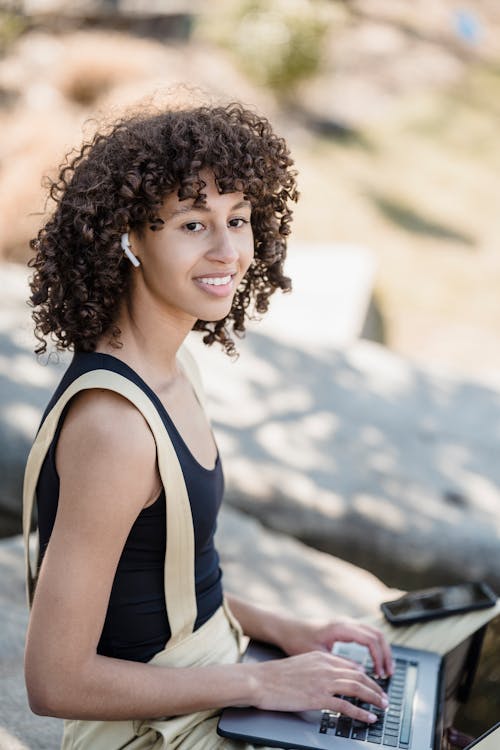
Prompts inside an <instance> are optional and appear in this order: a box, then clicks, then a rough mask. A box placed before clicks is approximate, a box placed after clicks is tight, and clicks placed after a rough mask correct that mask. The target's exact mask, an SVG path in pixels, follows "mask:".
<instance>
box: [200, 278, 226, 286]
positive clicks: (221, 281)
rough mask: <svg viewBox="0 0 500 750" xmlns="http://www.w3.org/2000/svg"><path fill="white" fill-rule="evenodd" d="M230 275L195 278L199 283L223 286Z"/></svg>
mask: <svg viewBox="0 0 500 750" xmlns="http://www.w3.org/2000/svg"><path fill="white" fill-rule="evenodd" d="M231 278H232V277H231V276H204V277H202V278H199V279H197V280H198V281H199V282H200V283H201V284H208V285H210V286H224V285H225V284H229V282H230V281H231Z"/></svg>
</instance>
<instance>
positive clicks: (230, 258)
mask: <svg viewBox="0 0 500 750" xmlns="http://www.w3.org/2000/svg"><path fill="white" fill-rule="evenodd" d="M208 254H209V256H210V258H211V259H212V260H216V261H219V263H234V262H235V261H236V260H237V259H238V257H239V253H238V248H237V238H236V237H235V236H234V233H233V234H231V231H230V229H229V228H228V227H221V228H220V229H219V231H217V232H216V233H215V235H214V237H213V243H212V247H211V248H210V250H209V253H208Z"/></svg>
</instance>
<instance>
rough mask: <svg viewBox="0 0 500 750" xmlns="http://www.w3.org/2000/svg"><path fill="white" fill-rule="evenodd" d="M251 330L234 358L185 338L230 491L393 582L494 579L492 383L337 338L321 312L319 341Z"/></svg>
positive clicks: (496, 421)
mask: <svg viewBox="0 0 500 750" xmlns="http://www.w3.org/2000/svg"><path fill="white" fill-rule="evenodd" d="M308 314H310V321H311V325H313V321H314V315H313V314H312V312H310V311H307V310H304V316H307V315H308ZM260 330H262V332H263V333H262V334H261V333H259V334H257V333H255V332H254V333H252V334H251V335H250V336H248V337H247V340H246V341H245V342H244V343H242V344H241V346H240V350H241V357H240V359H239V360H238V361H237V362H236V363H234V362H229V361H227V358H225V357H224V356H222V357H221V356H220V352H218V351H216V350H212V351H210V350H207V349H206V347H202V346H201V345H199V344H198V342H194V350H195V353H196V355H197V357H198V360H199V362H200V364H201V366H202V370H203V372H204V376H205V383H206V388H207V391H208V395H209V399H208V401H209V404H210V405H211V409H212V417H213V420H214V425H215V428H216V431H217V434H218V438H219V442H220V444H221V447H222V450H223V454H224V458H225V472H226V477H227V487H228V500H229V501H230V502H231V503H232V504H233V505H234V506H235V507H238V508H240V509H241V510H244V511H245V512H246V513H250V514H252V515H254V516H256V517H258V518H260V519H261V520H262V521H263V522H264V523H265V525H266V526H268V527H271V528H273V529H276V530H279V531H282V532H285V533H287V534H291V535H293V536H296V537H298V538H300V539H301V540H303V541H305V542H306V543H308V544H310V545H311V546H314V547H316V548H318V549H322V550H325V551H328V552H331V553H332V554H336V555H337V556H340V557H343V558H346V559H349V560H350V561H351V562H355V563H356V564H358V565H361V566H362V567H364V568H367V569H370V570H372V571H374V572H376V574H377V575H378V576H380V577H381V578H382V579H383V580H385V581H386V582H387V583H389V584H391V585H398V586H402V587H405V588H409V587H417V586H419V585H422V584H428V585H431V584H432V583H438V582H451V581H453V580H460V579H471V578H485V579H487V580H489V581H490V583H491V584H492V585H493V586H494V587H495V588H497V589H498V590H500V465H499V463H498V453H499V448H500V393H499V392H498V391H495V390H493V389H489V388H485V387H483V386H479V385H477V384H474V383H472V382H465V381H460V380H452V379H450V378H446V377H444V376H440V375H438V374H431V373H430V372H426V371H423V370H421V369H418V368H416V367H414V366H412V365H410V364H409V363H408V362H406V361H405V360H403V359H402V358H400V357H397V356H395V355H392V354H391V353H389V352H388V351H387V350H385V349H383V348H382V347H380V346H378V345H376V344H373V343H370V342H361V341H359V342H357V343H355V344H351V345H350V346H349V347H347V348H345V349H344V350H341V349H334V348H333V347H331V346H329V344H328V335H329V330H328V321H326V322H325V325H324V329H323V337H324V345H323V346H321V347H319V346H315V345H314V346H313V345H311V346H310V347H306V346H305V345H302V346H301V347H300V348H299V347H298V346H292V345H289V344H286V343H284V342H282V341H281V340H280V339H278V337H272V336H267V335H263V334H265V332H266V326H265V321H263V322H262V327H261V329H260Z"/></svg>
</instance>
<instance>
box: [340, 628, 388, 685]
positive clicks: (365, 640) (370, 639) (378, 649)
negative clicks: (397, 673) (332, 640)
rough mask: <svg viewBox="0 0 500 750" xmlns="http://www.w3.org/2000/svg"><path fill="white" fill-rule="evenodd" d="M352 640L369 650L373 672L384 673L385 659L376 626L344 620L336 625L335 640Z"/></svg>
mask: <svg viewBox="0 0 500 750" xmlns="http://www.w3.org/2000/svg"><path fill="white" fill-rule="evenodd" d="M344 639H348V640H354V641H356V642H357V643H360V644H362V645H363V646H366V647H367V648H368V650H369V651H370V656H371V658H372V661H373V669H374V672H375V674H377V675H380V676H381V677H382V676H385V675H386V660H385V655H384V650H383V647H382V639H383V636H382V633H381V631H380V630H378V629H377V628H374V627H372V626H371V625H365V624H364V623H355V624H353V623H352V622H345V623H339V625H338V627H337V640H344Z"/></svg>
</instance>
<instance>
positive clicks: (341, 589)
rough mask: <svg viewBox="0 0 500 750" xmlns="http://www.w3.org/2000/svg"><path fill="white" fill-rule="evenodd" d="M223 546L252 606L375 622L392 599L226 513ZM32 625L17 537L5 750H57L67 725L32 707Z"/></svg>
mask: <svg viewBox="0 0 500 750" xmlns="http://www.w3.org/2000/svg"><path fill="white" fill-rule="evenodd" d="M218 546H219V549H220V551H221V564H222V567H223V569H224V580H225V586H226V589H227V590H234V591H238V592H240V593H241V587H242V583H244V586H245V589H246V592H247V596H248V598H250V599H253V600H254V601H255V602H257V603H260V604H263V605H269V606H273V607H277V608H281V609H284V610H286V611H287V612H294V613H296V614H297V615H301V616H304V617H316V616H317V617H321V616H327V615H332V614H334V613H338V614H340V613H343V614H344V615H363V614H371V613H372V612H374V611H375V610H376V608H377V606H378V603H379V602H380V601H382V600H383V599H384V598H387V595H388V594H389V593H391V594H392V593H393V592H391V591H389V589H387V588H386V587H385V586H384V584H382V583H381V582H380V581H378V580H377V579H376V578H375V577H374V576H372V575H370V574H369V573H367V572H366V571H362V570H359V569H357V568H355V567H354V566H352V565H349V564H348V563H345V562H343V561H341V560H336V559H334V558H333V557H331V556H329V555H324V554H322V553H320V552H316V551H315V550H311V549H308V548H307V547H305V546H304V545H303V544H301V543H300V542H297V541H296V540H293V539H286V538H285V537H282V536H281V535H279V534H274V533H273V534H271V533H270V532H267V531H265V530H264V529H263V528H262V527H261V526H260V524H258V523H257V522H256V521H254V520H252V519H250V518H246V517H245V516H243V515H242V514H241V513H238V512H237V511H234V510H231V509H230V508H227V509H224V511H223V512H222V513H221V517H220V523H219V531H218ZM360 591H362V592H363V597H362V599H361V598H360V597H359V596H358V594H359V592H360ZM27 621H28V612H27V607H26V602H25V594H24V559H23V544H22V538H21V537H20V536H16V537H12V538H10V539H5V540H2V541H1V542H0V684H1V685H2V700H1V701H0V748H2V750H49V748H50V750H53V749H54V750H55V748H57V747H58V746H59V743H60V737H61V732H62V722H61V721H60V720H58V719H52V718H48V717H41V716H35V715H34V714H32V713H31V711H30V709H29V707H28V703H27V697H26V690H25V686H24V676H23V647H24V637H25V631H26V625H27Z"/></svg>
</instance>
